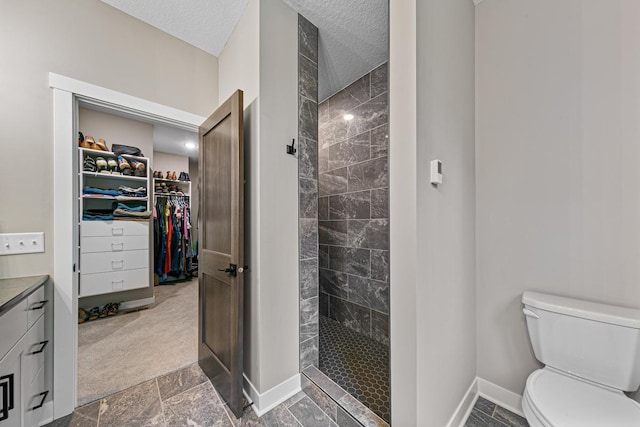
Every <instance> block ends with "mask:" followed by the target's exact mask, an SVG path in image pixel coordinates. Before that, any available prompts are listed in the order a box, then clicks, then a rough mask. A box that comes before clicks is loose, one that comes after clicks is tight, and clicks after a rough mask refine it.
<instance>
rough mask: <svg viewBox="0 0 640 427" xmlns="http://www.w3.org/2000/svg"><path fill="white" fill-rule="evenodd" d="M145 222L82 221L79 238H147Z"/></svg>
mask: <svg viewBox="0 0 640 427" xmlns="http://www.w3.org/2000/svg"><path fill="white" fill-rule="evenodd" d="M148 235H149V222H146V221H82V222H81V223H80V237H100V236H148Z"/></svg>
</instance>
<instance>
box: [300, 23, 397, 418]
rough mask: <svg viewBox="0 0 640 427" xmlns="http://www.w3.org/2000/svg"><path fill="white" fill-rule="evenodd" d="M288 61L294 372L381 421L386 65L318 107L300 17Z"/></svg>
mask: <svg viewBox="0 0 640 427" xmlns="http://www.w3.org/2000/svg"><path fill="white" fill-rule="evenodd" d="M298 61H299V62H298V70H299V73H298V74H299V82H298V83H299V85H298V87H299V135H298V139H299V153H298V155H299V161H298V164H299V201H300V206H299V212H300V214H299V216H300V219H299V236H300V368H301V371H302V372H308V371H309V370H310V369H311V370H313V369H315V368H318V369H319V370H320V371H322V373H324V375H326V376H327V377H329V378H330V379H331V380H333V382H335V383H336V384H337V385H339V386H340V387H342V389H343V390H345V391H346V392H347V393H349V394H350V395H351V396H353V397H355V398H356V399H357V400H359V401H360V402H361V403H360V404H363V406H366V407H368V408H369V409H370V410H372V411H373V412H374V413H375V414H377V415H378V416H380V417H381V418H383V419H384V420H386V421H387V422H388V421H389V419H390V408H389V406H390V404H389V184H388V180H389V178H388V146H389V139H388V86H387V64H386V63H385V64H382V65H380V66H379V67H376V68H375V69H373V70H372V71H371V72H369V73H367V74H365V75H364V76H362V77H361V78H359V79H357V80H356V81H355V82H353V83H352V84H350V85H349V86H347V87H346V88H344V89H343V90H341V91H339V92H337V93H336V94H334V95H332V96H331V97H329V98H328V99H326V100H324V101H322V102H320V103H319V104H318V95H317V94H318V80H317V79H318V32H317V28H316V27H315V26H313V24H311V23H310V22H309V21H307V20H306V19H305V18H304V17H302V16H300V19H299V59H298ZM315 372H317V370H316V371H315ZM310 378H314V376H310ZM317 383H318V381H317V380H316V384H317ZM303 384H305V381H303ZM334 399H335V397H334ZM354 400H355V399H354ZM338 412H339V411H338ZM338 412H337V413H338Z"/></svg>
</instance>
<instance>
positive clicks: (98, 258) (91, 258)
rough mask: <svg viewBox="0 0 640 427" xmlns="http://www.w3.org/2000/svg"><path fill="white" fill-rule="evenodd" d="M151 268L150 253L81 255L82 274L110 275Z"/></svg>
mask: <svg viewBox="0 0 640 427" xmlns="http://www.w3.org/2000/svg"><path fill="white" fill-rule="evenodd" d="M148 267H149V251H148V250H146V249H145V250H140V251H122V252H95V253H91V254H82V255H80V271H81V272H82V274H83V275H84V274H94V273H109V272H112V271H122V270H135V269H138V268H148Z"/></svg>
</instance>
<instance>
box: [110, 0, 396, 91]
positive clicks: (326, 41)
mask: <svg viewBox="0 0 640 427" xmlns="http://www.w3.org/2000/svg"><path fill="white" fill-rule="evenodd" d="M102 1H103V2H105V3H107V4H109V5H111V6H113V7H115V8H117V9H120V10H121V11H123V12H124V13H127V14H129V15H131V16H134V17H136V18H138V19H140V20H141V21H144V22H146V23H148V24H150V25H153V26H154V27H156V28H158V29H160V30H162V31H164V32H167V33H169V34H171V35H173V36H175V37H177V38H179V39H181V40H184V41H185V42H187V43H190V44H192V45H194V46H196V47H199V48H200V49H202V50H204V51H206V52H209V53H211V54H212V55H215V56H219V55H220V52H221V51H222V49H223V48H224V45H225V43H226V42H227V40H228V38H229V36H230V35H231V32H232V31H233V28H234V27H235V25H236V23H237V22H238V20H239V19H240V16H241V15H242V12H243V10H244V8H245V6H246V4H247V0H189V1H185V0H102ZM283 1H284V2H285V3H286V4H288V5H289V6H290V7H291V8H292V9H294V10H295V11H297V12H298V13H300V14H301V15H303V16H304V17H306V18H307V19H308V20H309V21H311V22H312V23H313V24H315V25H316V26H317V27H318V29H319V31H320V37H319V53H318V54H319V58H318V60H319V69H318V79H319V81H318V96H319V98H320V100H321V101H322V100H324V99H326V98H328V97H329V96H331V95H333V94H334V93H336V92H337V91H339V90H340V89H342V88H344V87H345V86H347V85H349V84H350V83H352V82H353V81H355V80H356V79H358V78H359V77H361V76H363V75H365V74H366V73H368V72H369V71H371V70H372V69H373V68H374V67H376V66H378V65H380V64H382V63H383V62H385V61H386V60H387V58H388V56H389V52H388V46H389V31H388V16H389V1H390V0H283Z"/></svg>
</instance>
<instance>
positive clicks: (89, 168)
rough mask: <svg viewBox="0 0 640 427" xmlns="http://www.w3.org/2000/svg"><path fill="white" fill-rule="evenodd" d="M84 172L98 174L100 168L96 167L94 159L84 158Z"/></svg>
mask: <svg viewBox="0 0 640 427" xmlns="http://www.w3.org/2000/svg"><path fill="white" fill-rule="evenodd" d="M82 170H83V171H85V172H97V171H98V167H97V166H96V161H95V160H93V157H91V156H86V157H85V158H84V162H83V163H82Z"/></svg>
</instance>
